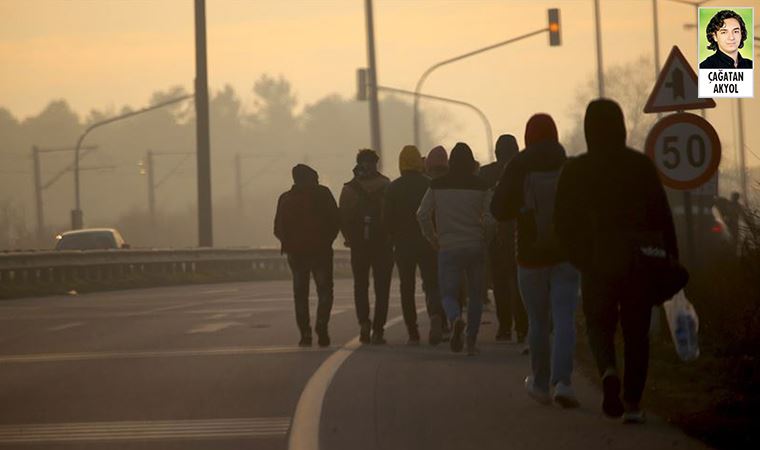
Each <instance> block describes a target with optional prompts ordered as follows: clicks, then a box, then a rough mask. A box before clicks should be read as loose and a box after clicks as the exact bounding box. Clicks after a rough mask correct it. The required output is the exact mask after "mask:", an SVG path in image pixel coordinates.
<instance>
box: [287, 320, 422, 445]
mask: <svg viewBox="0 0 760 450" xmlns="http://www.w3.org/2000/svg"><path fill="white" fill-rule="evenodd" d="M423 311H424V308H420V309H418V310H417V313H418V314H420V313H422V312H423ZM403 320H404V317H403V316H398V317H394V318H393V319H391V320H389V321H388V322H386V324H385V325H386V327H391V326H393V325H395V324H397V323H399V322H401V321H403ZM361 346H362V344H361V343H359V336H357V337H355V338H354V339H352V340H351V341H349V342H347V343H346V344H344V345H343V347H340V348H339V349H338V350H337V351H335V352H334V353H333V354H332V355H330V357H329V358H327V359H326V360H325V362H323V363H322V365H321V366H319V369H317V371H316V372H314V375H312V376H311V378H309V382H308V383H306V387H305V388H304V390H303V392H301V397H300V398H299V399H298V404H297V405H296V412H295V414H293V423H292V424H291V427H290V439H289V440H288V449H289V450H319V422H320V418H321V417H322V404H323V403H324V400H325V394H326V393H327V388H329V387H330V383H332V380H333V377H334V376H335V374H336V373H337V372H338V369H340V366H341V365H343V363H344V362H346V360H347V359H348V357H349V356H351V354H352V353H353V352H354V351H356V349H358V348H360V347H361Z"/></svg>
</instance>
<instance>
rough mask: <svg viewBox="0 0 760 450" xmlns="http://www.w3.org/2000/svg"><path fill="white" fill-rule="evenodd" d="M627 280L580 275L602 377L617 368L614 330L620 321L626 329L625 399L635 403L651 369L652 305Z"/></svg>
mask: <svg viewBox="0 0 760 450" xmlns="http://www.w3.org/2000/svg"><path fill="white" fill-rule="evenodd" d="M632 287H635V286H632V282H631V281H630V280H627V279H625V278H622V279H618V280H609V279H601V278H598V277H592V276H590V275H587V274H583V275H582V276H581V291H582V298H583V313H584V315H585V316H586V326H587V330H586V331H587V333H588V338H589V344H590V346H591V352H592V353H593V354H594V359H595V360H596V366H597V368H598V369H599V374H600V375H602V374H604V372H605V370H607V369H609V368H617V364H616V359H615V331H616V329H617V324H618V318H619V320H620V325H621V328H622V329H623V342H624V351H623V360H624V364H625V375H624V378H623V400H624V401H626V402H628V403H633V404H636V403H638V402H639V401H641V396H642V394H643V392H644V385H645V384H646V380H647V370H648V369H649V320H650V316H651V314H652V306H651V304H650V302H649V301H648V300H647V299H646V298H643V297H642V296H641V295H638V294H637V293H636V290H635V289H632Z"/></svg>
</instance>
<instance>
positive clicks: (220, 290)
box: [201, 289, 240, 294]
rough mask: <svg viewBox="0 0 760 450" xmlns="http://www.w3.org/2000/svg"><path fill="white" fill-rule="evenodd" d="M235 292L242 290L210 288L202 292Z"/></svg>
mask: <svg viewBox="0 0 760 450" xmlns="http://www.w3.org/2000/svg"><path fill="white" fill-rule="evenodd" d="M235 292H240V289H209V290H207V291H203V292H201V293H202V294H232V293H235Z"/></svg>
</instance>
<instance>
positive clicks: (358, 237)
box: [348, 180, 387, 244]
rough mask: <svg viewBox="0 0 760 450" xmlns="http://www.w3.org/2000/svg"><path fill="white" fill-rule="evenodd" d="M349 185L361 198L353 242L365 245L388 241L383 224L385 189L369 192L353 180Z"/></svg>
mask: <svg viewBox="0 0 760 450" xmlns="http://www.w3.org/2000/svg"><path fill="white" fill-rule="evenodd" d="M348 185H349V186H351V188H353V189H354V190H355V191H356V193H357V195H358V196H359V201H358V202H357V205H356V216H355V217H354V236H353V240H354V241H357V242H356V243H363V244H377V243H382V242H384V241H385V240H387V233H386V230H385V227H384V226H383V223H382V213H383V200H384V198H385V189H378V190H376V191H374V192H368V191H367V190H366V189H364V187H363V186H362V185H361V183H359V181H358V180H351V181H350V182H349V183H348Z"/></svg>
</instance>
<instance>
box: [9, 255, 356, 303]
mask: <svg viewBox="0 0 760 450" xmlns="http://www.w3.org/2000/svg"><path fill="white" fill-rule="evenodd" d="M333 264H334V272H335V275H336V276H344V275H347V274H350V272H351V264H350V258H349V254H348V252H347V251H346V250H335V257H334V263H333ZM289 274H290V269H289V267H288V262H287V259H286V257H285V256H283V255H280V252H279V250H276V249H242V248H230V249H217V248H198V249H129V250H84V251H80V250H64V251H39V252H36V251H34V252H12V253H0V296H14V294H13V292H14V291H16V292H17V291H34V292H45V291H46V289H45V288H46V287H50V288H56V289H58V290H60V287H61V286H62V285H70V286H72V288H73V287H79V288H85V289H97V288H98V287H99V286H100V287H102V288H108V287H114V286H116V287H120V288H128V287H131V286H130V283H133V282H134V283H135V284H136V285H137V286H143V285H145V283H146V282H148V283H149V284H171V283H182V282H194V281H196V282H197V281H199V280H200V281H209V282H213V281H225V280H246V279H250V280H257V279H258V280H260V279H281V278H286V277H288V276H289ZM53 290H55V289H53ZM3 291H5V295H2V294H3ZM8 292H10V294H8Z"/></svg>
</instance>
